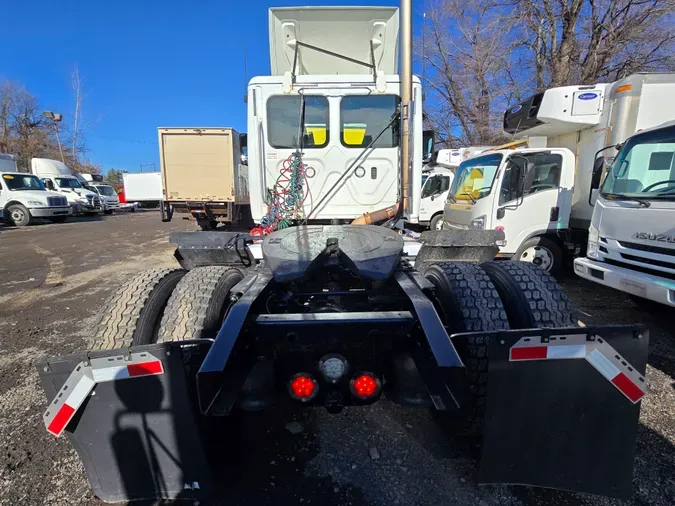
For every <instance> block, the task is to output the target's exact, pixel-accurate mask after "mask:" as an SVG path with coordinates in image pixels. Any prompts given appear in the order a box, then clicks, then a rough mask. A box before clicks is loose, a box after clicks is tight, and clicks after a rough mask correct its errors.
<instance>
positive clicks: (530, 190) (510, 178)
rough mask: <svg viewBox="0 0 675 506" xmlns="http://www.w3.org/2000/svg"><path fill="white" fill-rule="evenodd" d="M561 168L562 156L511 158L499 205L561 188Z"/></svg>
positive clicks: (543, 155)
mask: <svg viewBox="0 0 675 506" xmlns="http://www.w3.org/2000/svg"><path fill="white" fill-rule="evenodd" d="M561 168H562V156H561V155H554V154H544V153H540V154H535V155H531V156H527V155H525V156H522V157H521V156H516V157H511V159H510V160H509V162H508V164H507V165H506V169H505V171H504V177H503V178H502V186H501V191H500V194H499V205H502V204H505V203H507V202H511V201H514V200H516V199H519V198H521V197H523V196H527V195H532V194H534V193H538V192H541V191H546V190H554V189H557V188H559V187H560V171H561ZM530 171H531V173H530Z"/></svg>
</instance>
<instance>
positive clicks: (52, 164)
mask: <svg viewBox="0 0 675 506" xmlns="http://www.w3.org/2000/svg"><path fill="white" fill-rule="evenodd" d="M31 172H32V173H33V174H35V175H36V176H38V177H39V178H40V179H42V182H43V183H44V185H45V187H46V188H47V189H48V190H51V191H54V192H58V193H60V194H61V195H63V196H65V197H66V199H67V200H68V203H69V204H70V206H71V207H72V208H73V213H74V214H78V213H85V214H97V213H99V212H101V211H102V210H103V208H102V205H101V199H100V198H99V196H98V195H96V193H94V192H92V191H91V190H88V189H86V188H85V187H84V186H82V183H81V182H80V181H79V179H78V178H77V177H75V176H74V175H73V174H72V173H71V172H70V169H69V168H68V167H67V166H66V165H65V164H64V163H62V162H59V161H58V160H50V159H48V158H33V159H31Z"/></svg>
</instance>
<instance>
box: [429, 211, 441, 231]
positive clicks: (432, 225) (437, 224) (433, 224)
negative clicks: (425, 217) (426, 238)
mask: <svg viewBox="0 0 675 506" xmlns="http://www.w3.org/2000/svg"><path fill="white" fill-rule="evenodd" d="M442 229H443V215H442V214H437V215H436V216H434V217H433V218H431V221H430V222H429V230H432V231H433V230H442Z"/></svg>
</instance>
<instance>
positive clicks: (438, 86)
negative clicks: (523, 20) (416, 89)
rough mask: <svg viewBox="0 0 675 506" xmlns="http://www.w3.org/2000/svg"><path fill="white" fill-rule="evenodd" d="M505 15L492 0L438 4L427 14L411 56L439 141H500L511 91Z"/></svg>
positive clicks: (510, 26)
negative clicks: (418, 60) (423, 71)
mask: <svg viewBox="0 0 675 506" xmlns="http://www.w3.org/2000/svg"><path fill="white" fill-rule="evenodd" d="M508 14H509V12H508V11H506V10H505V9H504V7H503V6H500V5H498V4H496V3H493V2H491V1H488V2H485V1H481V0H464V1H463V0H437V1H436V2H435V3H434V4H433V6H432V8H431V9H430V11H429V12H428V13H427V16H426V19H427V20H428V22H427V23H426V26H425V36H424V38H423V41H424V42H423V43H422V41H421V40H420V41H418V42H419V43H418V44H417V50H416V53H417V55H418V56H420V57H422V58H423V61H424V63H425V66H426V68H427V69H429V72H428V73H427V75H426V76H425V83H424V84H425V86H426V88H427V99H428V100H427V101H426V102H425V109H426V111H427V114H428V116H429V119H430V122H431V123H432V124H433V126H434V127H435V129H436V131H437V133H438V137H439V139H440V140H441V143H443V144H446V145H470V144H471V145H481V144H492V143H494V142H498V141H500V140H502V138H503V134H502V132H501V128H500V120H501V115H502V114H503V111H504V109H505V108H506V107H507V106H508V103H509V100H510V99H511V98H512V94H513V93H514V92H515V91H516V87H515V86H514V85H513V84H514V76H512V75H511V70H510V60H509V57H510V55H511V50H512V47H513V46H514V44H511V43H508V42H505V40H506V37H507V36H508V34H509V33H511V32H512V31H513V29H514V25H513V22H512V19H511V18H510V17H509V16H508Z"/></svg>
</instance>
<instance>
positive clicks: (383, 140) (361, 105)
mask: <svg viewBox="0 0 675 506" xmlns="http://www.w3.org/2000/svg"><path fill="white" fill-rule="evenodd" d="M269 19H270V26H269V30H270V60H271V70H272V75H271V76H262V77H254V78H253V79H252V80H251V81H250V82H249V84H248V92H247V104H248V113H247V117H248V125H247V132H248V167H249V185H250V201H251V213H252V217H253V219H254V221H255V222H256V223H262V224H263V225H265V224H266V222H267V221H268V220H269V218H270V213H274V212H276V210H275V209H271V206H270V202H271V199H273V197H274V195H275V194H278V193H279V192H284V191H287V190H285V189H284V188H285V184H286V183H285V179H284V178H285V177H286V175H287V170H288V168H289V163H290V160H291V156H292V155H293V154H294V153H295V152H296V150H298V149H300V150H301V152H302V163H303V164H304V167H305V170H304V177H302V178H301V180H300V181H299V183H300V185H301V186H302V189H303V191H302V193H303V197H302V199H303V200H302V205H301V208H300V211H299V212H298V214H297V215H296V216H288V217H286V216H285V217H284V218H285V219H286V218H287V219H289V220H292V219H307V220H308V221H309V222H310V223H311V222H316V223H321V222H331V221H338V222H350V221H351V220H353V219H355V218H357V217H360V216H362V215H363V214H365V213H368V212H371V211H376V210H379V209H381V208H385V207H387V206H392V205H393V204H395V203H396V202H397V200H398V197H399V194H400V188H401V182H400V180H399V169H398V167H399V156H400V155H399V152H400V146H399V140H400V121H399V119H398V118H397V116H396V115H397V112H398V110H399V103H400V94H401V89H400V76H399V75H397V74H398V51H397V44H398V20H399V16H398V9H396V8H390V7H367V8H366V7H363V8H360V7H349V8H344V7H311V8H309V7H294V8H273V9H270V15H269ZM345 33H348V34H349V36H348V37H345V36H344V34H345ZM326 51H329V52H331V53H333V54H326ZM335 53H337V54H338V55H340V56H336V55H335ZM413 99H414V103H415V105H414V108H413V110H411V111H410V112H409V113H410V115H411V128H412V131H411V132H410V137H411V143H412V146H413V147H412V149H411V160H412V161H411V165H412V171H411V174H410V177H409V189H410V198H409V200H408V203H409V206H408V208H407V209H405V210H404V211H403V215H404V218H405V220H406V221H409V222H413V223H417V222H418V220H419V205H420V198H419V195H420V191H421V186H422V185H421V177H422V159H423V154H422V153H423V126H422V87H421V84H420V81H419V79H417V78H414V80H413ZM427 141H428V139H427ZM371 143H372V145H371ZM369 146H370V147H369Z"/></svg>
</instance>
